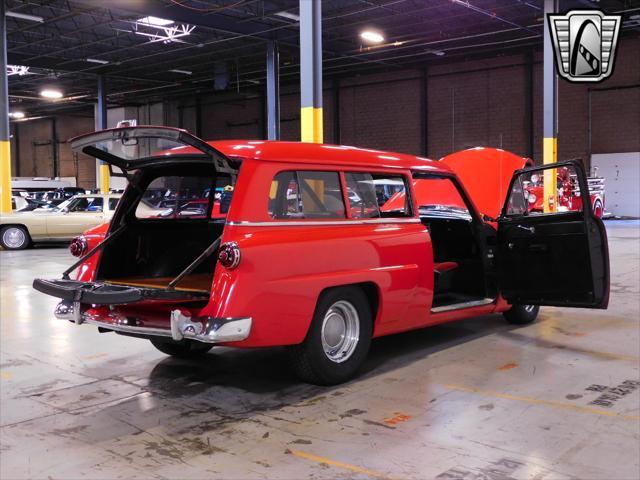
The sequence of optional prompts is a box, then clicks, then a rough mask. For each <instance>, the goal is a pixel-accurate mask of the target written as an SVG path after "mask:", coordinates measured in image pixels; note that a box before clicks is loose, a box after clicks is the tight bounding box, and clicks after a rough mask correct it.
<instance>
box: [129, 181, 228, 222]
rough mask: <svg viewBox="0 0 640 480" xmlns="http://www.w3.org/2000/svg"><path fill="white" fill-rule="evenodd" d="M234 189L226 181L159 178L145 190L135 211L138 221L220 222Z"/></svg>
mask: <svg viewBox="0 0 640 480" xmlns="http://www.w3.org/2000/svg"><path fill="white" fill-rule="evenodd" d="M232 196H233V186H232V185H231V181H230V179H229V177H226V176H222V177H218V178H217V180H216V181H215V182H214V181H213V179H212V178H207V177H198V176H162V177H158V178H156V179H154V180H153V181H152V182H151V183H150V184H149V185H148V186H147V188H146V189H145V191H144V194H143V195H142V199H141V200H140V203H138V207H137V208H136V217H137V218H148V219H151V218H156V219H171V218H178V219H204V218H208V212H209V211H210V210H209V206H210V205H211V204H213V208H212V210H211V215H210V217H211V218H223V217H224V216H226V212H227V211H228V210H229V205H230V204H231V197H232Z"/></svg>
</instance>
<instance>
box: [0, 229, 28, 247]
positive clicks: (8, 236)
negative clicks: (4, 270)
mask: <svg viewBox="0 0 640 480" xmlns="http://www.w3.org/2000/svg"><path fill="white" fill-rule="evenodd" d="M26 239H27V237H26V235H25V234H24V231H23V230H22V229H20V228H7V229H6V230H5V231H4V233H3V234H2V242H3V243H4V244H5V245H6V246H7V247H9V248H19V247H21V246H22V245H24V242H25V241H26Z"/></svg>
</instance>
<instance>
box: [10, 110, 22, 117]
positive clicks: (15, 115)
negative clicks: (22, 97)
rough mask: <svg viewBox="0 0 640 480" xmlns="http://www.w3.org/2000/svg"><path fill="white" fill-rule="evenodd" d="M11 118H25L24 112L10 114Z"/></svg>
mask: <svg viewBox="0 0 640 480" xmlns="http://www.w3.org/2000/svg"><path fill="white" fill-rule="evenodd" d="M9 117H11V118H24V112H20V111H15V112H10V113H9Z"/></svg>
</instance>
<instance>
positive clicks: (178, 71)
mask: <svg viewBox="0 0 640 480" xmlns="http://www.w3.org/2000/svg"><path fill="white" fill-rule="evenodd" d="M169 71H170V72H173V73H182V74H184V75H191V74H192V73H193V72H192V71H190V70H179V69H177V68H174V69H172V70H169Z"/></svg>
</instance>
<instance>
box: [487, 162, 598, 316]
mask: <svg viewBox="0 0 640 480" xmlns="http://www.w3.org/2000/svg"><path fill="white" fill-rule="evenodd" d="M580 186H582V188H579V187H580ZM576 191H583V192H586V191H588V189H587V188H586V176H585V174H584V170H583V169H582V165H581V164H579V163H577V162H566V163H563V164H555V165H551V166H547V167H545V168H540V167H534V168H528V169H524V170H520V171H519V172H516V174H515V175H514V178H513V180H512V183H511V187H510V194H509V196H508V199H507V203H506V204H505V207H504V210H503V214H502V216H501V217H500V219H499V222H498V225H499V226H498V265H499V277H500V287H501V291H502V294H503V296H504V297H505V298H506V299H507V300H508V301H509V302H511V303H514V304H530V305H565V306H575V307H591V308H606V306H607V303H608V297H609V262H608V249H607V240H606V233H605V230H604V225H603V224H602V221H601V220H600V219H598V218H596V217H595V216H594V215H593V212H592V211H591V205H590V203H589V202H585V204H584V205H582V202H579V201H575V200H576V197H577V194H576V193H575V192H576ZM541 197H542V198H541ZM546 199H550V200H551V202H548V203H547V204H546V205H545V204H544V203H545V202H544V200H546Z"/></svg>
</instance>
